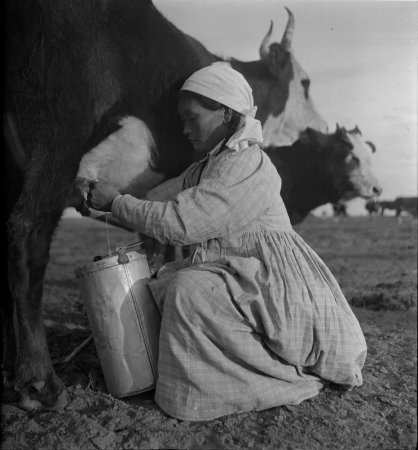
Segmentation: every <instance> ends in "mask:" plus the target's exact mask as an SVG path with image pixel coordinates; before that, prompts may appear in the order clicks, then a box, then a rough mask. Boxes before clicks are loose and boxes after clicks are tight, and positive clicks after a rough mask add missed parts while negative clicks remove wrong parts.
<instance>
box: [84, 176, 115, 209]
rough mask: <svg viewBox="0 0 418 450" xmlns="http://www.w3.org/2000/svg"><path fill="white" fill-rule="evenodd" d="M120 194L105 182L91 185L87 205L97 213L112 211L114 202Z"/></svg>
mask: <svg viewBox="0 0 418 450" xmlns="http://www.w3.org/2000/svg"><path fill="white" fill-rule="evenodd" d="M119 194H120V192H119V191H118V190H117V189H116V188H115V187H114V186H113V185H111V184H109V183H106V182H105V181H97V182H95V183H91V185H90V189H89V192H88V194H87V205H88V206H89V208H93V209H96V210H97V211H110V210H111V209H112V203H113V200H114V199H115V198H116V196H118V195H119Z"/></svg>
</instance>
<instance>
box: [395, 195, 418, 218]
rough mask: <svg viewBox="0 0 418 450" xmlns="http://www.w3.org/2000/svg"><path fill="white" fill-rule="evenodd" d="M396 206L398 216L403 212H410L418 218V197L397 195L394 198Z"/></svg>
mask: <svg viewBox="0 0 418 450" xmlns="http://www.w3.org/2000/svg"><path fill="white" fill-rule="evenodd" d="M394 204H395V208H396V217H399V216H400V215H401V214H402V212H406V213H408V214H410V215H411V216H412V217H414V218H417V207H418V198H417V197H397V198H395V200H394Z"/></svg>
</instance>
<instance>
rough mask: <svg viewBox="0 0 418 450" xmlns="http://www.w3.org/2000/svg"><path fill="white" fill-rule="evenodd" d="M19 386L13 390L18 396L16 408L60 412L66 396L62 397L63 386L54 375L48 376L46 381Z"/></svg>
mask: <svg viewBox="0 0 418 450" xmlns="http://www.w3.org/2000/svg"><path fill="white" fill-rule="evenodd" d="M20 386H21V384H20ZM20 386H19V385H18V387H16V388H15V389H16V390H17V391H18V392H19V394H20V400H19V402H18V406H19V407H21V408H22V409H25V410H27V411H35V410H50V411H56V410H60V409H61V410H62V408H63V404H64V403H65V398H66V394H64V395H63V392H64V391H63V388H64V384H63V382H62V381H61V379H60V378H58V377H57V376H56V375H55V374H54V373H51V374H49V375H48V376H47V378H46V380H42V381H36V382H32V383H31V384H30V385H29V386H27V385H26V386H23V387H20ZM57 408H58V409H57Z"/></svg>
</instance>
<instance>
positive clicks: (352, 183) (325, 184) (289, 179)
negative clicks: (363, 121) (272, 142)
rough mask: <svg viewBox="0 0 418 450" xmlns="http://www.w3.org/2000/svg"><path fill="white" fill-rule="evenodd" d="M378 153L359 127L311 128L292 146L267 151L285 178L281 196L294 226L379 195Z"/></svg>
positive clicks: (283, 178)
mask: <svg viewBox="0 0 418 450" xmlns="http://www.w3.org/2000/svg"><path fill="white" fill-rule="evenodd" d="M375 150H376V149H375V147H374V145H373V144H371V143H370V142H368V141H364V139H363V137H362V135H361V132H360V130H359V129H358V127H355V128H354V129H353V130H350V131H347V130H346V129H345V128H340V127H338V126H337V130H336V131H335V132H334V133H321V132H319V131H316V130H313V129H309V128H308V129H307V130H306V131H305V132H304V133H303V134H302V135H301V137H300V138H299V139H298V140H297V141H296V142H294V143H293V144H292V145H291V146H284V147H266V148H265V149H264V151H265V152H266V153H267V154H268V155H269V157H270V158H271V160H272V162H273V164H274V165H275V167H276V169H277V171H278V173H279V174H280V176H281V178H282V188H281V195H282V197H283V201H284V203H285V206H286V209H287V211H288V213H289V216H290V219H291V222H292V223H293V224H297V223H299V222H301V221H302V220H303V219H304V218H305V217H306V216H307V215H308V214H309V212H310V211H311V210H313V209H314V208H317V207H318V206H321V205H324V204H326V203H337V202H341V201H348V200H351V199H353V198H355V197H363V198H371V197H374V196H376V195H379V194H380V193H381V191H382V188H381V187H380V185H379V183H378V181H377V180H376V178H375V176H374V175H373V172H372V166H371V155H372V153H373V152H374V151H375Z"/></svg>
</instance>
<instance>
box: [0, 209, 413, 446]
mask: <svg viewBox="0 0 418 450" xmlns="http://www.w3.org/2000/svg"><path fill="white" fill-rule="evenodd" d="M296 229H297V231H298V232H299V233H300V234H301V235H302V236H303V238H304V239H305V240H306V241H307V242H308V243H309V244H310V245H311V246H312V247H313V248H314V249H315V250H316V251H317V252H318V253H319V255H320V256H321V257H322V258H323V259H324V261H325V262H326V263H327V265H328V266H329V267H330V269H331V270H332V272H333V273H334V275H335V276H336V278H337V279H338V281H339V282H340V285H341V287H342V289H343V291H344V293H345V294H346V297H347V299H348V300H349V302H350V304H351V305H352V306H353V310H354V312H355V314H356V316H357V317H358V319H359V321H360V324H361V326H362V328H363V331H364V334H365V336H366V340H367V344H368V357H367V360H366V364H365V367H364V371H363V375H364V385H363V386H362V387H361V388H359V389H356V390H353V391H351V392H345V391H342V390H340V389H338V388H336V387H328V388H326V389H324V390H323V391H322V392H321V393H320V394H319V395H318V396H317V397H315V398H312V399H310V400H307V401H305V402H302V403H301V404H300V405H298V406H288V407H286V406H285V407H277V408H272V409H269V410H265V411H261V412H251V413H243V414H234V415H231V416H226V417H223V418H220V419H216V420H212V421H208V422H185V421H179V420H175V419H172V418H170V417H168V416H166V415H165V414H164V413H163V412H162V411H161V410H159V408H158V407H157V406H156V404H155V403H154V401H153V392H148V393H145V394H141V395H137V396H135V397H130V398H128V399H124V400H120V399H116V398H113V397H112V396H110V395H109V394H107V393H106V388H105V385H104V381H103V377H102V374H101V369H100V365H99V362H98V359H97V354H96V351H95V348H94V344H91V345H90V346H89V347H88V348H87V349H86V350H84V351H83V352H82V353H80V354H79V355H78V356H77V357H76V358H75V359H74V360H73V361H72V362H71V363H69V364H68V365H58V366H57V367H56V370H57V373H58V375H59V376H61V378H62V379H63V380H64V382H65V384H66V386H67V388H66V391H65V394H64V396H63V399H62V404H61V410H60V411H41V412H31V413H28V412H25V411H23V410H21V409H19V408H17V407H16V406H14V405H12V404H2V408H1V419H2V442H1V444H2V448H3V449H11V450H21V449H22V450H23V449H31V450H33V449H54V450H59V449H65V450H70V449H83V450H88V449H103V450H104V449H112V450H114V449H161V448H166V449H167V448H168V449H240V450H241V449H247V448H249V449H260V450H261V449H263V450H269V449H271V450H273V449H274V450H277V449H321V450H323V449H354V448H355V449H366V448H367V449H415V448H416V444H417V432H416V426H417V424H416V417H417V385H416V381H417V340H416V339H417V324H416V311H417V310H416V304H417V281H416V279H417V260H416V257H417V224H416V221H413V220H412V219H411V218H409V217H405V218H403V220H402V223H398V221H397V220H396V219H395V218H393V217H383V218H380V217H378V218H373V219H370V218H368V217H356V218H354V217H350V218H347V219H344V220H340V221H339V222H337V221H335V220H334V219H332V218H314V217H310V218H308V219H307V220H306V221H305V222H304V223H302V224H301V225H299V226H297V227H296ZM109 239H110V243H111V247H112V248H115V247H116V245H121V244H124V243H131V242H135V241H136V240H137V238H136V235H135V234H133V233H127V232H124V231H121V230H117V229H115V228H111V229H110V231H109ZM106 253H107V235H106V228H105V226H104V225H102V224H98V223H95V222H93V221H90V220H88V219H82V220H80V219H70V218H67V219H63V220H62V221H61V225H60V228H59V230H58V232H57V233H56V237H55V240H54V242H53V245H52V249H51V262H50V265H49V267H48V271H47V275H46V280H45V290H44V310H45V324H46V326H47V333H48V341H49V345H50V350H51V354H52V357H53V358H58V357H60V356H63V355H66V354H68V353H70V352H71V351H72V350H73V349H74V348H75V347H76V346H77V345H78V344H80V343H81V342H82V341H83V340H84V339H86V337H88V336H89V334H90V330H89V324H88V320H87V316H86V314H85V312H84V309H83V304H82V301H81V300H80V296H79V292H78V288H77V284H76V281H75V278H74V275H73V272H74V269H75V268H76V267H78V266H80V265H83V264H85V263H87V262H89V261H92V258H93V256H95V255H99V254H102V255H103V254H106ZM242 395H245V392H243V393H242Z"/></svg>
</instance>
